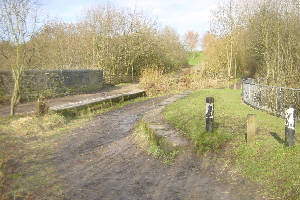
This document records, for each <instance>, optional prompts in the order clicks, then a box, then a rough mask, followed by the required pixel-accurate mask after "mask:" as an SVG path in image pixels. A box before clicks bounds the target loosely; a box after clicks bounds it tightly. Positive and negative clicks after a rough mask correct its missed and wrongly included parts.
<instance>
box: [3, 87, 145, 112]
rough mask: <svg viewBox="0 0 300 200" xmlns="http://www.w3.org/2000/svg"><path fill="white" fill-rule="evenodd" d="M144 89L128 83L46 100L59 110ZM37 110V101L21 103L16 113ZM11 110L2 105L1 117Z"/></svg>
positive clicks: (52, 108)
mask: <svg viewBox="0 0 300 200" xmlns="http://www.w3.org/2000/svg"><path fill="white" fill-rule="evenodd" d="M142 93H144V90H141V89H139V88H138V84H126V85H124V86H111V87H105V88H104V89H103V90H101V91H99V92H97V93H93V94H79V95H72V96H65V97H59V98H54V99H48V100H45V102H46V104H47V105H48V106H49V109H50V110H54V111H59V110H64V109H69V108H75V107H79V106H84V105H88V104H93V103H97V102H101V101H105V100H109V99H114V98H119V97H123V96H125V97H126V96H129V95H136V94H142ZM35 111H36V102H28V103H24V104H19V105H18V106H17V108H16V114H25V113H33V112H35ZM9 112H10V106H9V105H0V117H4V116H8V115H9Z"/></svg>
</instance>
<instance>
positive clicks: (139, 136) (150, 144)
mask: <svg viewBox="0 0 300 200" xmlns="http://www.w3.org/2000/svg"><path fill="white" fill-rule="evenodd" d="M133 135H134V138H135V140H136V142H137V144H138V145H139V146H140V147H141V148H142V149H143V150H145V151H146V152H147V153H148V154H149V155H151V156H153V157H154V158H156V159H161V160H162V161H163V163H165V164H167V165H170V164H171V163H172V162H173V160H174V158H175V157H176V155H177V154H178V152H179V151H178V150H173V151H169V152H166V151H164V150H163V149H161V148H160V146H159V141H158V140H157V138H156V136H155V134H154V133H153V132H152V130H151V129H150V128H149V127H148V125H147V123H145V122H143V121H141V122H139V123H138V124H137V126H136V128H135V131H134V133H133Z"/></svg>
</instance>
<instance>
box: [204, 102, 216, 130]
mask: <svg viewBox="0 0 300 200" xmlns="http://www.w3.org/2000/svg"><path fill="white" fill-rule="evenodd" d="M213 121H214V98H213V97H206V131H207V132H212V131H213Z"/></svg>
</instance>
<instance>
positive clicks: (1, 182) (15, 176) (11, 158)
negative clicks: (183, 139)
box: [0, 97, 149, 199]
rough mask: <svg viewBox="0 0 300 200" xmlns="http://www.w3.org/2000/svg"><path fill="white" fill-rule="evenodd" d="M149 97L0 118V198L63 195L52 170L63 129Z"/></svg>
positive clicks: (69, 130)
mask: <svg viewBox="0 0 300 200" xmlns="http://www.w3.org/2000/svg"><path fill="white" fill-rule="evenodd" d="M147 99H149V98H148V97H143V98H138V99H135V100H131V101H126V102H122V103H116V104H114V105H112V107H109V108H104V109H101V110H99V109H94V108H92V107H91V108H90V109H86V110H84V111H83V110H81V111H80V112H79V113H78V114H76V115H74V113H72V115H62V114H57V113H49V114H47V115H44V116H38V115H23V116H15V117H5V118H0V199H63V198H64V194H63V191H62V189H61V188H62V187H63V183H62V182H61V181H60V180H59V177H58V176H57V175H56V173H55V166H53V160H54V159H55V149H56V148H57V146H56V144H57V143H58V142H59V140H60V138H61V136H62V135H63V134H64V133H67V132H71V130H73V129H75V128H78V127H81V126H83V125H84V124H85V123H86V122H87V121H89V120H90V119H92V118H93V117H94V116H96V115H99V114H101V113H104V112H107V111H111V110H114V109H118V108H121V107H123V106H125V105H127V104H130V103H134V102H140V101H144V100H147Z"/></svg>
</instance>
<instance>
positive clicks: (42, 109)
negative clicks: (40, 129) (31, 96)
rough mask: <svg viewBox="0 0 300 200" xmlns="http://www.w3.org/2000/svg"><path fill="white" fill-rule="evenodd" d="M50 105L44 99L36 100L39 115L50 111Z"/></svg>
mask: <svg viewBox="0 0 300 200" xmlns="http://www.w3.org/2000/svg"><path fill="white" fill-rule="evenodd" d="M48 110H49V107H48V106H47V104H46V103H45V102H44V101H41V100H40V99H38V100H37V102H36V113H37V114H38V115H44V114H46V113H47V112H48Z"/></svg>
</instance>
